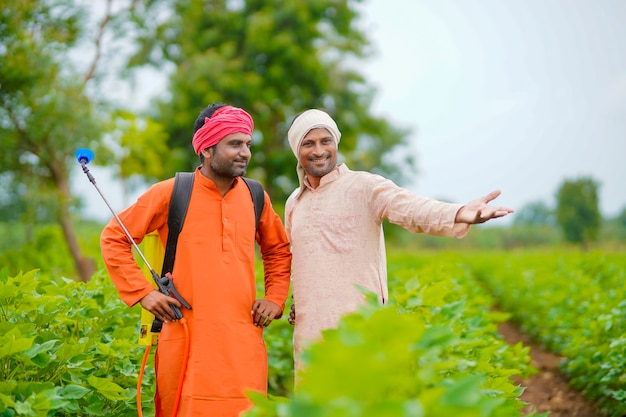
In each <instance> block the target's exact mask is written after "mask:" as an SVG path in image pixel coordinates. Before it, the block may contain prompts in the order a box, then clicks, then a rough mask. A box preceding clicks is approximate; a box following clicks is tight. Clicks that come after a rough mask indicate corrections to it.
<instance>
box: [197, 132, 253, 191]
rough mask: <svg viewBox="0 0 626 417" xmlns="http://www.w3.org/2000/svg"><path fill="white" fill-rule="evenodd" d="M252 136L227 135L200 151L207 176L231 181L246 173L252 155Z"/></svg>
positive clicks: (242, 134) (241, 134) (240, 134)
mask: <svg viewBox="0 0 626 417" xmlns="http://www.w3.org/2000/svg"><path fill="white" fill-rule="evenodd" d="M251 144H252V137H251V136H250V135H247V134H244V133H233V134H231V135H227V136H225V137H224V139H222V140H221V141H220V142H219V143H218V144H217V145H215V146H213V147H211V148H208V149H205V150H203V151H202V153H203V155H204V157H205V164H204V165H205V166H204V167H203V168H205V169H206V171H207V174H208V175H207V176H208V177H209V178H212V179H213V180H218V179H223V180H227V181H232V179H233V178H234V177H238V176H242V175H245V174H246V170H247V168H248V162H249V161H250V157H251V156H252V154H251V152H250V145H251Z"/></svg>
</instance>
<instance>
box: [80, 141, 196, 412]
mask: <svg viewBox="0 0 626 417" xmlns="http://www.w3.org/2000/svg"><path fill="white" fill-rule="evenodd" d="M75 156H76V160H77V161H78V163H79V164H80V165H81V168H82V169H83V172H84V173H85V175H87V178H88V179H89V182H91V183H92V184H93V186H94V187H95V189H96V190H97V191H98V194H100V197H102V200H103V201H104V202H105V204H106V205H107V207H108V208H109V210H110V211H111V213H112V214H113V217H115V220H117V223H118V224H119V225H120V227H121V228H122V230H123V231H124V233H125V234H126V237H128V240H129V241H130V243H131V244H132V245H133V247H134V248H135V250H136V251H137V253H138V254H139V256H140V257H141V259H142V260H143V263H144V265H145V267H146V268H147V270H148V272H149V275H150V276H151V277H152V279H153V280H154V283H155V284H156V288H157V289H158V290H159V292H161V293H162V294H165V295H167V296H169V297H174V298H176V299H177V300H178V301H180V302H181V304H182V305H183V306H184V307H185V308H187V309H191V305H189V303H188V302H187V301H185V299H184V298H183V297H182V296H181V295H180V294H179V293H178V291H176V288H175V287H174V281H173V280H172V276H171V274H170V273H169V272H168V273H167V274H165V275H164V276H160V275H159V274H157V273H156V272H155V270H154V269H153V268H152V266H151V265H150V263H149V262H148V260H147V259H146V257H145V255H144V254H143V252H142V251H141V249H139V246H138V245H137V243H135V240H134V239H133V237H132V235H131V234H130V232H129V231H128V229H126V226H124V223H123V222H122V220H121V219H120V218H119V217H118V215H117V214H116V213H115V210H113V208H112V207H111V205H110V204H109V202H108V201H107V199H106V197H105V196H104V194H103V193H102V191H100V188H99V187H98V185H97V184H96V179H95V178H94V177H93V175H92V174H91V172H90V171H89V168H88V167H87V164H89V162H91V161H92V160H93V158H94V153H93V152H92V151H91V150H90V149H87V148H80V149H78V150H76V153H75ZM170 307H171V309H172V311H173V312H174V316H175V317H176V319H177V320H178V321H177V323H181V324H182V325H183V328H184V330H185V358H184V360H183V367H182V369H181V373H180V378H179V382H178V392H177V395H176V401H175V404H174V412H173V414H172V415H173V417H176V414H177V412H178V405H179V403H180V397H181V392H182V385H183V380H184V376H185V371H186V367H187V359H188V357H189V329H188V327H187V322H186V320H185V318H184V317H183V313H182V311H181V310H180V308H179V307H178V306H176V305H174V304H170ZM145 313H147V315H149V316H150V317H151V318H152V319H154V320H153V322H152V326H151V329H150V333H151V334H156V333H158V332H160V330H161V325H162V323H161V322H160V321H159V320H158V319H155V318H154V316H153V315H152V314H151V313H150V312H148V311H147V310H145V309H144V310H143V311H142V326H141V328H140V342H141V341H142V340H144V343H142V344H145V345H146V351H145V354H144V357H143V361H142V364H141V370H140V373H139V379H138V382H137V415H138V416H140V417H142V416H143V413H142V411H141V381H142V378H143V374H144V369H145V366H146V362H147V360H148V356H149V354H150V348H151V346H152V345H156V336H155V337H152V338H150V339H146V336H147V335H148V331H147V329H146V328H145V326H144V325H143V324H144V323H143V322H144V321H145V319H144V318H145V316H146V314H145ZM145 340H149V342H145Z"/></svg>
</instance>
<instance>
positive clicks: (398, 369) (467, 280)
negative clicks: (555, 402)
mask: <svg viewBox="0 0 626 417" xmlns="http://www.w3.org/2000/svg"><path fill="white" fill-rule="evenodd" d="M446 260H447V259H445V257H443V258H442V257H438V258H437V259H436V260H426V262H424V263H423V264H421V263H416V259H415V257H414V256H398V257H396V256H391V257H390V263H389V264H390V268H389V269H390V278H389V281H390V282H389V284H390V289H391V293H392V294H391V295H390V300H391V301H390V302H389V303H388V304H387V305H385V306H380V305H378V302H377V301H376V299H375V297H369V298H368V300H369V301H368V304H367V305H365V306H363V307H362V308H361V309H360V310H359V311H358V312H356V313H353V314H350V315H347V316H344V317H343V318H342V319H341V321H340V324H339V326H338V327H337V328H336V329H329V330H326V331H325V332H324V333H323V340H322V341H320V342H317V343H315V344H313V345H312V346H310V347H309V348H308V349H307V350H305V352H303V356H302V360H303V362H305V363H306V368H305V369H304V370H303V371H302V372H301V373H300V374H298V377H297V389H296V390H295V391H294V392H293V393H291V394H290V395H289V396H286V397H283V396H270V397H268V398H264V397H262V396H259V395H253V396H252V398H253V401H254V402H255V407H254V408H253V409H252V410H251V411H249V412H248V414H246V416H247V417H262V416H279V417H287V416H298V417H307V416H315V417H335V416H337V417H350V416H355V417H356V416H358V417H369V416H371V417H374V416H376V417H378V416H381V415H384V416H414V417H420V416H424V417H425V416H428V417H438V416H441V417H443V416H445V417H448V416H460V417H469V416H476V417H478V416H480V417H489V416H493V417H496V416H497V417H506V416H519V415H520V409H521V408H522V406H523V403H522V402H521V401H520V400H519V396H520V395H521V393H522V388H520V387H518V386H516V385H515V384H514V383H513V381H512V380H511V379H510V376H512V375H520V376H522V377H524V376H528V375H529V374H530V373H532V372H533V368H531V367H530V365H529V362H530V358H529V356H528V348H527V347H523V346H522V345H521V344H519V345H516V346H513V347H511V346H508V345H507V344H506V343H505V342H504V341H503V340H502V338H501V337H499V336H498V335H497V331H496V328H497V322H499V321H502V320H504V319H505V318H506V317H507V316H506V315H503V314H502V313H495V312H492V311H491V310H490V308H489V307H490V305H491V302H492V300H491V299H490V297H488V296H487V295H486V294H485V293H484V292H483V291H482V290H481V289H480V288H479V287H478V286H477V285H476V283H475V282H473V281H472V278H471V276H470V275H469V274H468V273H467V270H466V269H465V268H461V267H458V266H455V265H454V264H452V263H449V262H446ZM442 265H443V267H442Z"/></svg>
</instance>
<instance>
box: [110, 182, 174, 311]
mask: <svg viewBox="0 0 626 417" xmlns="http://www.w3.org/2000/svg"><path fill="white" fill-rule="evenodd" d="M172 188H173V179H172V180H171V181H170V180H166V181H164V182H161V183H158V184H155V185H153V186H152V187H150V189H149V190H148V191H147V192H146V193H145V194H143V195H142V196H140V197H139V199H138V200H137V202H136V203H135V204H133V205H131V206H130V207H128V208H127V209H125V210H123V211H121V212H120V213H119V214H118V217H119V218H120V220H121V221H122V223H123V224H124V226H125V227H126V229H127V230H128V232H129V233H130V235H131V236H132V237H133V240H134V241H135V243H137V244H140V243H141V242H142V240H143V238H144V236H145V235H146V234H148V233H150V232H152V231H155V230H158V231H159V232H160V233H159V234H160V235H161V236H167V214H168V206H169V197H170V195H171V191H172ZM163 233H164V234H163ZM100 250H101V253H102V258H103V260H104V263H105V266H106V268H107V271H108V273H109V276H110V277H111V280H112V281H113V284H114V285H115V287H116V289H117V292H118V293H119V295H120V298H121V299H122V301H124V303H126V305H128V306H129V307H130V306H133V305H134V304H136V303H137V302H139V301H140V300H141V299H142V298H143V297H145V296H146V295H147V294H148V293H150V292H151V291H153V290H154V287H153V286H152V284H151V283H150V282H149V281H148V280H147V279H146V277H145V276H144V274H143V272H142V271H141V267H140V266H139V265H138V264H137V261H136V260H135V256H134V254H133V246H132V243H131V242H130V240H129V239H128V237H127V236H126V234H125V233H124V230H123V229H122V227H121V226H120V225H119V223H118V221H117V220H116V219H115V218H113V219H111V221H109V223H108V224H107V225H106V226H105V228H104V229H103V230H102V233H101V235H100ZM140 262H143V261H140ZM151 266H152V267H153V268H154V267H155V265H151Z"/></svg>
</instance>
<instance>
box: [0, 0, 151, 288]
mask: <svg viewBox="0 0 626 417" xmlns="http://www.w3.org/2000/svg"><path fill="white" fill-rule="evenodd" d="M4 3H5V4H4V5H3V10H2V13H0V137H2V141H1V143H0V170H1V171H2V182H3V184H7V187H6V188H5V189H4V190H5V195H3V196H2V197H3V199H2V200H5V201H9V203H12V204H15V202H20V201H21V202H27V204H26V210H25V212H24V213H23V215H24V216H25V218H24V221H25V222H26V223H27V224H29V223H30V224H34V223H36V222H38V221H42V220H45V221H49V220H51V221H54V222H57V223H58V224H59V225H60V227H61V229H62V231H63V235H64V238H65V241H66V242H67V245H68V248H69V251H70V253H71V256H72V257H73V259H74V263H75V265H76V269H77V271H78V274H79V276H80V277H81V279H82V280H85V281H86V280H88V279H89V278H90V277H91V275H92V273H93V272H94V269H95V263H94V260H93V259H88V258H86V257H85V256H83V254H82V251H81V249H80V247H79V245H78V239H77V236H76V232H75V230H74V226H73V222H72V214H73V213H72V208H73V207H74V206H75V204H76V199H75V198H73V196H72V195H71V190H70V173H71V171H72V169H76V168H77V165H78V164H77V163H76V160H75V159H74V152H75V150H76V149H77V148H79V147H90V148H94V149H96V151H98V150H102V151H103V152H102V153H103V154H104V155H106V154H107V152H105V151H106V146H105V144H103V142H102V138H103V133H104V132H105V126H104V123H103V122H104V120H105V119H106V116H107V115H108V112H109V109H108V108H107V106H106V105H105V104H106V103H105V102H104V100H98V97H97V91H98V88H97V86H98V84H97V82H98V78H99V77H102V76H103V73H101V72H100V71H99V69H100V64H101V63H102V62H103V61H102V59H103V58H104V57H106V55H105V53H104V49H103V48H104V46H103V45H104V40H105V38H106V34H107V33H108V35H109V36H110V37H111V39H113V38H114V37H115V33H118V34H119V33H128V32H129V31H128V30H127V29H128V28H129V27H130V26H131V25H133V20H132V17H133V14H134V13H135V12H136V7H137V4H136V3H137V2H136V0H129V1H127V2H126V5H125V6H126V7H118V8H117V10H116V12H115V13H114V12H113V11H112V3H113V2H112V0H107V1H106V3H104V4H102V3H101V4H100V5H103V6H104V8H105V10H104V13H103V16H102V20H100V22H98V25H97V27H95V28H93V29H95V35H94V38H93V39H90V41H92V43H91V44H90V45H89V46H90V47H87V46H85V45H84V44H81V42H89V41H85V39H89V37H88V36H91V34H90V33H89V30H88V29H92V28H91V27H89V21H88V17H89V13H88V11H87V10H86V9H85V7H86V6H85V5H83V6H82V7H81V6H80V4H79V3H78V1H73V0H24V1H11V2H4ZM92 6H93V5H92ZM143 12H144V13H145V10H143ZM107 29H110V31H107ZM76 51H79V52H80V54H81V57H82V56H89V57H90V59H89V60H86V61H87V65H86V66H85V67H84V69H83V72H80V71H79V70H78V68H79V67H80V65H76V62H75V61H73V60H72V57H71V53H72V52H76ZM115 52H117V51H115ZM81 63H84V61H81ZM104 64H107V65H108V64H110V62H105V63H104ZM103 66H104V68H105V70H106V69H107V66H106V65H103ZM109 154H110V152H109ZM101 160H102V162H106V160H107V158H101ZM7 190H8V191H7Z"/></svg>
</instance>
